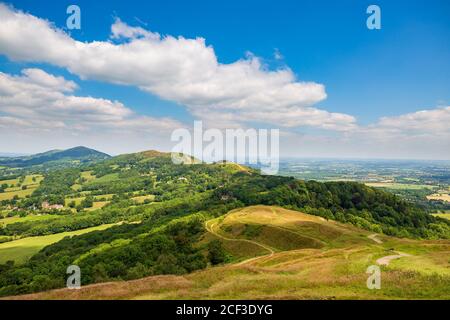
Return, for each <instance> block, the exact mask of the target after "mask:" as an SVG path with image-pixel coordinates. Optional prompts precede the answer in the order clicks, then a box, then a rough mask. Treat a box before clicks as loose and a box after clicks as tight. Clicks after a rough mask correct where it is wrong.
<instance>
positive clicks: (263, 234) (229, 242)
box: [20, 206, 450, 299]
mask: <svg viewBox="0 0 450 320" xmlns="http://www.w3.org/2000/svg"><path fill="white" fill-rule="evenodd" d="M206 226H207V230H209V232H207V233H206V234H205V235H204V238H203V239H202V241H201V242H203V243H205V242H208V241H210V240H212V239H218V240H220V241H221V242H222V243H223V245H224V247H225V248H226V249H227V251H228V252H229V254H231V255H232V256H233V261H234V262H233V263H230V264H225V265H222V266H216V267H209V268H207V269H205V270H201V271H197V272H194V273H191V274H188V275H184V276H153V277H148V278H144V279H139V280H134V281H118V282H113V283H104V284H96V285H92V286H85V287H83V288H81V289H80V290H67V289H60V290H53V291H49V292H43V293H37V294H31V295H27V296H21V297H20V298H21V299H23V298H26V299H413V298H414V299H427V298H429V299H450V290H449V288H450V241H415V240H408V239H398V238H392V237H387V236H384V235H377V239H378V240H379V242H380V243H378V242H376V241H375V240H373V239H371V238H369V237H368V236H372V234H370V233H369V232H367V231H364V230H360V229H357V228H354V227H352V226H348V225H343V224H340V223H337V222H333V221H326V220H324V219H321V218H319V217H315V216H310V215H307V214H302V213H299V212H296V211H290V210H285V209H281V208H278V207H266V206H254V207H248V208H245V209H242V210H234V211H231V212H230V213H229V214H228V215H226V216H225V217H221V218H217V219H214V220H210V221H208V222H207V223H206ZM249 226H250V227H249ZM284 241H291V244H290V245H289V248H288V249H286V245H285V244H281V243H282V242H284ZM394 252H403V253H407V254H409V255H410V256H405V257H402V258H400V259H397V260H393V261H391V262H390V264H389V265H387V266H384V265H382V266H380V268H381V279H382V280H381V289H380V290H370V289H368V288H367V286H366V281H367V278H368V274H366V270H367V267H369V266H371V265H376V264H377V260H378V259H379V258H381V257H385V256H389V255H392V254H393V253H394Z"/></svg>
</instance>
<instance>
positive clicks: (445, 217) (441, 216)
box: [433, 213, 450, 220]
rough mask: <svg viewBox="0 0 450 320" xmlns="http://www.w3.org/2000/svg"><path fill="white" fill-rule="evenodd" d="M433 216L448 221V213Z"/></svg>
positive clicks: (449, 214) (449, 215)
mask: <svg viewBox="0 0 450 320" xmlns="http://www.w3.org/2000/svg"><path fill="white" fill-rule="evenodd" d="M433 216H435V217H439V218H443V219H447V220H450V213H435V214H433Z"/></svg>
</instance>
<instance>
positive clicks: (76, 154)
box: [0, 147, 110, 167]
mask: <svg viewBox="0 0 450 320" xmlns="http://www.w3.org/2000/svg"><path fill="white" fill-rule="evenodd" d="M109 157H110V156H109V155H107V154H106V153H103V152H99V151H97V150H94V149H89V148H86V147H75V148H71V149H67V150H51V151H47V152H44V153H38V154H34V155H30V156H23V157H15V158H10V157H9V158H0V166H7V167H29V166H34V165H40V164H44V163H46V162H51V161H59V160H79V161H89V160H100V159H107V158H109Z"/></svg>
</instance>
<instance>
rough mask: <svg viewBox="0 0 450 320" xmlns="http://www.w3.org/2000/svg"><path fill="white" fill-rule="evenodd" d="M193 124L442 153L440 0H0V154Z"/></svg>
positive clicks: (445, 24)
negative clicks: (377, 23) (71, 23)
mask: <svg viewBox="0 0 450 320" xmlns="http://www.w3.org/2000/svg"><path fill="white" fill-rule="evenodd" d="M72 4H76V5H78V6H79V8H80V10H81V28H80V29H79V30H76V29H75V30H69V29H68V28H67V25H66V20H67V18H68V17H69V15H70V14H67V13H66V10H67V7H68V6H69V5H72ZM371 4H376V5H378V6H379V7H380V9H381V29H379V30H369V29H368V28H367V26H366V20H367V18H368V17H369V14H367V13H366V9H367V7H368V6H369V5H371ZM194 120H201V121H203V123H204V127H205V128H217V129H220V130H225V129H227V128H244V129H246V128H268V129H279V130H280V152H281V156H286V157H287V156H289V157H292V156H298V157H334V158H336V157H345V158H384V159H387V158H402V159H450V126H449V123H450V2H449V1H446V0H442V1H437V0H434V1H433V0H432V1H401V0H397V1H363V0H358V1H356V0H353V1H350V0H343V1H322V0H319V1H267V0H259V1H250V0H249V1H242V0H241V1H235V0H227V1H206V0H196V1H173V0H172V1H158V2H157V1H145V2H144V1H131V0H128V1H95V2H93V1H74V0H73V1H57V2H55V1H39V2H37V1H8V2H1V0H0V152H8V153H33V152H42V151H45V150H49V149H55V148H60V149H62V148H68V147H73V146H77V145H85V146H88V147H92V148H95V149H98V150H101V151H104V152H108V153H110V154H119V153H125V152H135V151H139V150H147V149H159V150H164V151H168V150H170V149H171V148H172V147H173V144H174V143H173V142H171V141H170V136H171V133H172V132H173V131H174V130H176V129H177V128H191V127H192V126H193V123H194Z"/></svg>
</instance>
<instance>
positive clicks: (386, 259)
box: [377, 252, 411, 266]
mask: <svg viewBox="0 0 450 320" xmlns="http://www.w3.org/2000/svg"><path fill="white" fill-rule="evenodd" d="M410 256H411V255H410V254H407V253H403V252H398V254H394V255H390V256H385V257H382V258H380V259H378V260H377V264H379V265H380V266H388V265H389V263H390V262H391V261H392V260H395V259H400V258H401V257H410Z"/></svg>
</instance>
